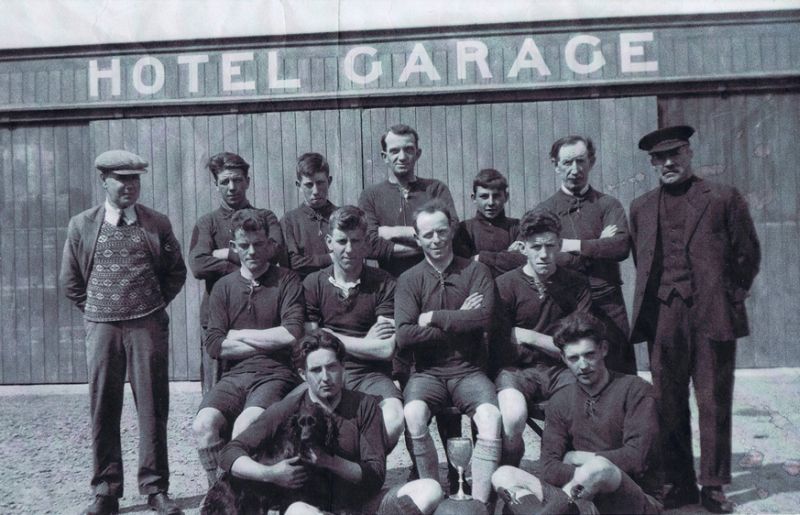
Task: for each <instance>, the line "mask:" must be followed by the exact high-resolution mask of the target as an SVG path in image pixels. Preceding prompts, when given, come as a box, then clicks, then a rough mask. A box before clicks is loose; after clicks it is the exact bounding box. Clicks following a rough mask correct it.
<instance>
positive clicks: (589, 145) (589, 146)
mask: <svg viewBox="0 0 800 515" xmlns="http://www.w3.org/2000/svg"><path fill="white" fill-rule="evenodd" d="M579 142H583V144H584V145H586V153H587V154H589V161H591V162H594V160H595V149H594V143H593V142H592V138H586V137H584V136H576V135H574V134H573V135H571V136H564V137H563V138H561V139H559V140H558V141H556V142H555V143H553V146H552V147H550V159H551V160H552V161H553V162H554V163H557V162H558V152H559V151H560V150H561V147H563V146H564V145H574V144H575V143H579Z"/></svg>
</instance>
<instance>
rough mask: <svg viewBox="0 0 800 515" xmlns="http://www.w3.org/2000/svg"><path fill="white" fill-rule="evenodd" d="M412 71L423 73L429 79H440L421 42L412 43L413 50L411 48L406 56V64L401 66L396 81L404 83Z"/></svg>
mask: <svg viewBox="0 0 800 515" xmlns="http://www.w3.org/2000/svg"><path fill="white" fill-rule="evenodd" d="M412 73H424V74H426V75H427V76H428V79H430V80H441V79H442V78H441V77H440V76H439V72H437V71H436V67H435V66H433V61H431V56H429V55H428V51H427V50H425V47H424V46H422V43H417V44H415V45H414V50H412V51H411V55H409V56H408V60H407V61H406V66H405V68H403V72H402V73H401V74H400V78H399V79H398V81H399V82H400V83H405V82H406V81H408V77H409V76H410V75H411V74H412Z"/></svg>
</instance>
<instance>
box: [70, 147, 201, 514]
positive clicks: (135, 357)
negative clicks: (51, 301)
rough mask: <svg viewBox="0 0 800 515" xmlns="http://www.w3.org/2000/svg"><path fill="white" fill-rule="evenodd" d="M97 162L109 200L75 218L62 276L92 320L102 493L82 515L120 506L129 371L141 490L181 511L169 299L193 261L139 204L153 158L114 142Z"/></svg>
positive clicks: (96, 476) (153, 504) (154, 504)
mask: <svg viewBox="0 0 800 515" xmlns="http://www.w3.org/2000/svg"><path fill="white" fill-rule="evenodd" d="M95 167H96V168H97V169H98V170H99V171H100V181H101V182H102V184H103V189H104V190H105V194H106V199H105V202H104V203H103V204H100V205H99V206H95V207H93V208H91V209H87V210H86V211H84V212H82V213H79V214H77V215H75V216H73V217H72V219H71V220H70V221H69V227H68V228H67V240H66V242H65V244H64V254H63V258H62V261H61V276H60V282H61V285H62V288H64V292H65V295H66V296H67V298H68V299H70V300H71V301H73V302H74V303H75V305H76V306H77V307H78V309H80V310H81V311H82V312H83V318H84V321H85V326H86V357H87V361H88V366H89V395H90V401H91V402H90V404H91V418H92V456H93V463H94V473H93V475H92V489H93V490H94V494H95V501H94V503H92V504H91V505H90V506H89V507H88V508H87V509H86V510H85V511H84V512H83V513H85V514H88V515H106V514H112V513H117V512H118V511H119V498H120V497H122V487H123V485H124V481H123V477H122V447H121V445H120V416H121V415H122V399H123V393H124V391H125V376H126V372H127V375H128V376H129V377H130V383H131V389H132V390H133V397H134V399H135V400H136V411H137V413H138V422H139V424H138V425H139V472H138V480H139V492H140V493H141V494H146V495H147V496H148V497H147V504H148V505H149V506H150V508H151V509H153V510H155V511H157V512H158V513H159V514H160V515H167V514H168V515H177V514H180V513H182V511H181V510H180V508H179V507H178V505H177V504H176V503H175V501H173V500H172V499H170V498H169V496H168V495H167V490H168V489H169V465H168V463H167V417H168V415H169V317H168V316H167V312H166V307H167V305H168V304H169V303H170V302H171V301H172V300H173V299H174V298H175V296H176V295H178V292H180V291H181V288H182V287H183V283H184V282H185V281H186V265H184V263H183V257H182V256H181V248H180V245H179V244H178V240H177V239H176V238H175V235H174V234H173V232H172V225H171V224H170V222H169V220H168V219H167V217H166V216H165V215H163V214H161V213H159V212H157V211H154V210H152V209H150V208H148V207H145V206H143V205H141V204H137V203H136V201H137V200H138V199H139V192H140V187H141V186H140V179H139V177H140V175H141V174H143V173H147V162H146V161H145V160H144V159H142V158H141V157H139V156H137V155H136V154H133V153H131V152H127V151H125V150H109V151H108V152H103V153H102V154H100V155H99V156H98V157H97V159H96V160H95Z"/></svg>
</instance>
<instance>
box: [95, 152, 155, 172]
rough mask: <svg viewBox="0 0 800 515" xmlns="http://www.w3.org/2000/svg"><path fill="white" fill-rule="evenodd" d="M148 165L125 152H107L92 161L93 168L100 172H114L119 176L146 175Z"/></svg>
mask: <svg viewBox="0 0 800 515" xmlns="http://www.w3.org/2000/svg"><path fill="white" fill-rule="evenodd" d="M148 164H149V163H148V162H147V161H145V160H144V159H142V158H141V157H139V156H137V155H136V154H134V153H133V152H128V151H127V150H107V151H105V152H103V153H102V154H100V155H99V156H97V159H95V160H94V166H95V167H96V168H97V169H98V170H100V171H101V172H114V173H117V174H120V175H135V174H140V173H147V166H148Z"/></svg>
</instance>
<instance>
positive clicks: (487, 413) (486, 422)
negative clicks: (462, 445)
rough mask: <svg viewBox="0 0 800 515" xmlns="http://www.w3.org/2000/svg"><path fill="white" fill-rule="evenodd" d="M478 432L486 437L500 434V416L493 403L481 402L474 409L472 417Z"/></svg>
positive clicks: (494, 436)
mask: <svg viewBox="0 0 800 515" xmlns="http://www.w3.org/2000/svg"><path fill="white" fill-rule="evenodd" d="M473 420H474V421H475V425H476V426H478V432H479V433H481V434H484V435H485V436H487V437H493V438H496V437H498V436H499V434H500V427H501V425H502V423H501V417H500V410H499V409H498V408H497V406H495V405H493V404H488V403H485V404H481V405H480V406H478V407H477V408H476V409H475V416H474V417H473Z"/></svg>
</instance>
